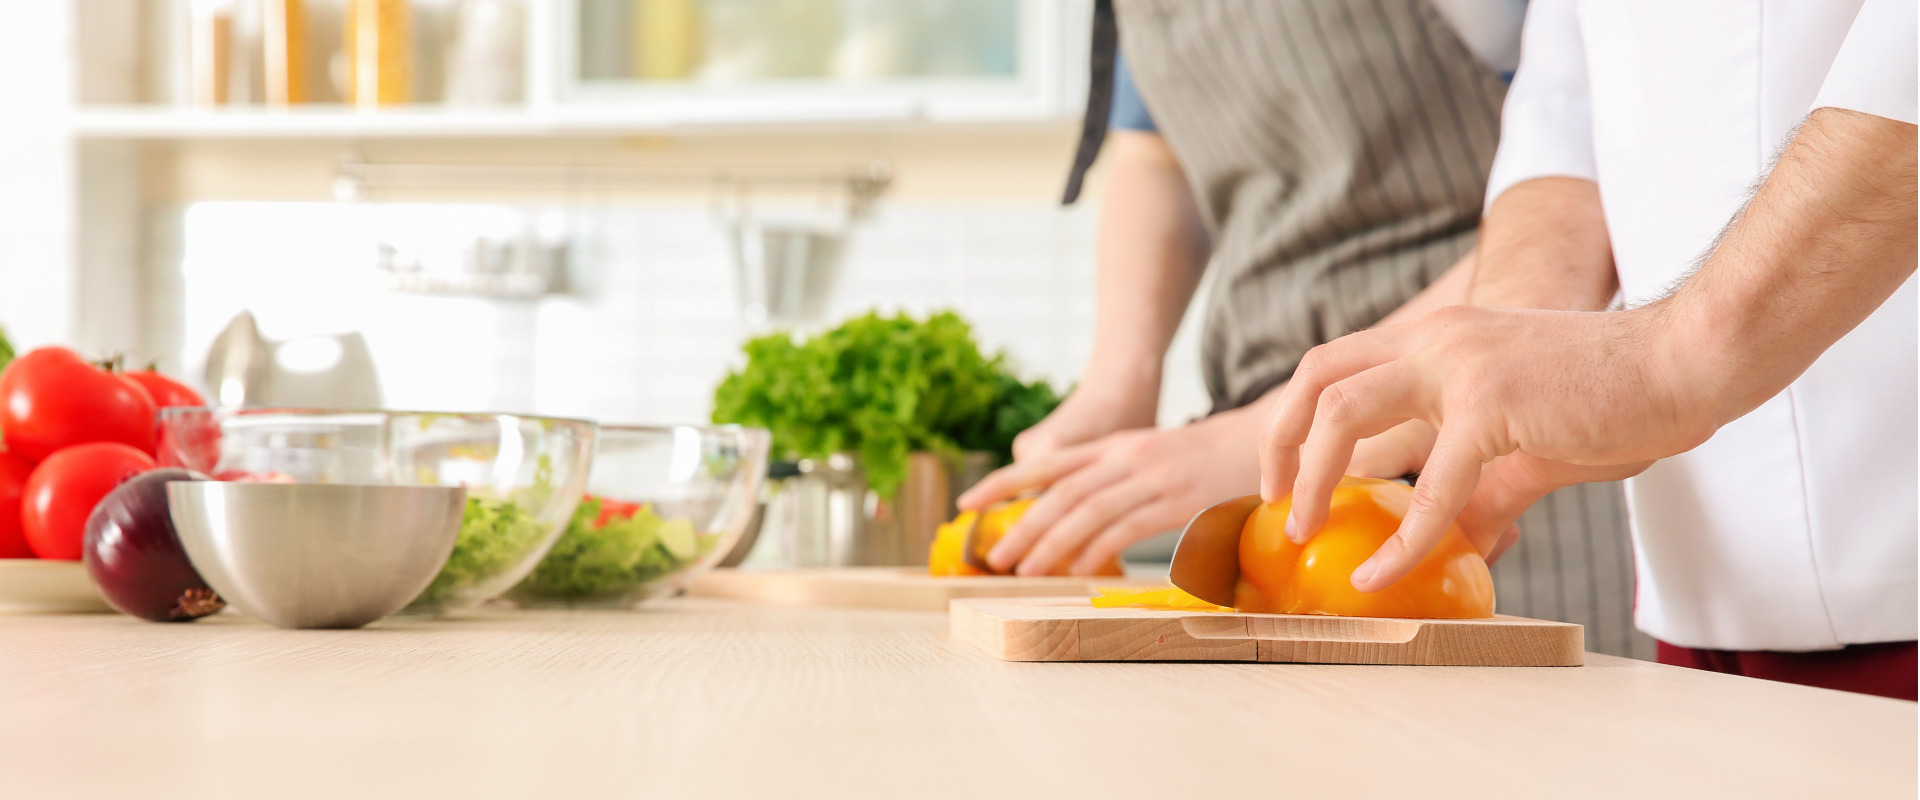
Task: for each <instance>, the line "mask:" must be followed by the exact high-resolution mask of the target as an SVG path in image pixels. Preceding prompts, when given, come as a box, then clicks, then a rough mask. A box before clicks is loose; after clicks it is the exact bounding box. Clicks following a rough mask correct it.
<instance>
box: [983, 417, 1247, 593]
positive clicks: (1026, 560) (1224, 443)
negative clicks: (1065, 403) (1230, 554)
mask: <svg viewBox="0 0 1920 800" xmlns="http://www.w3.org/2000/svg"><path fill="white" fill-rule="evenodd" d="M1263 410H1264V407H1261V410H1255V409H1252V408H1246V409H1237V410H1234V411H1228V412H1223V413H1221V414H1216V415H1214V416H1212V417H1209V418H1207V419H1204V420H1200V421H1198V422H1195V423H1193V424H1191V425H1187V426H1184V427H1180V428H1173V429H1169V430H1152V429H1146V430H1127V431H1120V432H1117V433H1112V434H1109V435H1107V436H1104V437H1101V438H1100V439H1097V440H1095V441H1092V442H1087V443H1084V444H1076V445H1070V446H1066V447H1062V448H1058V449H1056V450H1053V451H1052V452H1048V453H1045V454H1043V455H1040V456H1037V457H1027V458H1022V459H1021V460H1018V461H1015V462H1014V463H1013V465H1011V466H1008V467H1006V468H1004V469H1001V470H999V471H996V472H994V473H993V474H992V475H988V476H987V477H986V478H985V479H984V480H982V481H981V482H980V483H979V484H978V485H976V486H974V487H973V488H972V489H970V490H968V491H967V493H966V494H964V495H961V497H960V505H961V507H963V508H981V507H984V506H987V505H990V504H992V503H994V502H997V501H999V500H1003V499H1006V498H1009V497H1013V496H1015V495H1017V494H1020V493H1022V492H1026V491H1029V490H1033V489H1045V491H1044V492H1043V493H1042V494H1041V495H1040V499H1039V500H1037V501H1036V502H1034V504H1033V507H1032V508H1030V509H1028V510H1027V513H1026V514H1025V515H1024V516H1022V517H1021V518H1020V521H1019V522H1018V523H1016V524H1015V525H1014V526H1013V529H1012V530H1010V531H1008V532H1007V536H1006V538H1005V539H1002V540H1001V541H1000V544H999V545H998V546H996V547H994V549H993V552H992V553H989V554H988V556H987V561H988V562H989V563H991V564H992V565H993V567H994V569H996V570H999V571H1003V572H1004V571H1008V570H1012V571H1014V572H1016V573H1017V574H1020V575H1045V574H1047V573H1048V572H1049V571H1051V570H1052V569H1053V568H1054V567H1055V566H1056V565H1057V564H1059V563H1060V562H1061V561H1063V560H1066V559H1069V558H1071V559H1073V561H1072V564H1071V567H1070V570H1071V571H1072V572H1073V573H1074V574H1077V575H1090V574H1093V572H1094V571H1095V570H1097V569H1099V567H1100V566H1101V565H1103V564H1106V563H1108V562H1110V561H1112V560H1113V559H1114V558H1115V557H1117V556H1119V555H1120V551H1122V550H1125V549H1126V548H1127V547H1128V546H1129V545H1132V544H1134V543H1135V542H1139V541H1140V540H1142V539H1146V538H1148V537H1151V536H1153V535H1155V534H1159V533H1164V532H1166V531H1172V530H1179V529H1180V528H1182V527H1185V526H1186V524H1187V522H1188V521H1190V520H1192V519H1193V515H1195V514H1197V513H1199V512H1200V511H1201V510H1202V509H1205V508H1206V507H1207V506H1210V505H1212V504H1214V503H1217V502H1220V501H1222V500H1225V499H1227V498H1230V497H1236V496H1239V495H1243V494H1250V493H1252V492H1253V491H1254V489H1255V488H1256V487H1257V486H1258V485H1259V480H1260V461H1259V456H1258V454H1257V453H1255V452H1254V451H1253V450H1252V449H1251V448H1249V447H1248V446H1247V443H1248V442H1251V441H1253V440H1254V438H1255V437H1256V436H1257V435H1258V432H1259V429H1260V420H1261V418H1262V417H1263V416H1264V413H1263Z"/></svg>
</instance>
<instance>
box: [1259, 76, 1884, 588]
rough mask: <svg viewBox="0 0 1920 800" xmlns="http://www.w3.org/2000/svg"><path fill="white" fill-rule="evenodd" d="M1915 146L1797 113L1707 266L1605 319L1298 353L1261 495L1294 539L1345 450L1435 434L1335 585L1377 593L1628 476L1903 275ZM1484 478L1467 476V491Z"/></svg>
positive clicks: (1812, 346) (1768, 391)
mask: <svg viewBox="0 0 1920 800" xmlns="http://www.w3.org/2000/svg"><path fill="white" fill-rule="evenodd" d="M1914 144H1915V128H1914V126H1913V125H1909V124H1905V123H1900V122H1895V121H1892V120H1887V119H1884V118H1880V117H1873V116H1870V115H1866V114H1859V113H1856V112H1850V111H1840V110H1837V109H1822V110H1819V111H1816V112H1815V113H1814V114H1813V115H1811V116H1810V117H1809V119H1808V122H1807V124H1806V125H1805V126H1804V127H1803V128H1802V130H1801V131H1800V133H1799V134H1798V135H1796V136H1795V138H1794V140H1793V142H1792V143H1791V144H1790V145H1789V146H1788V148H1787V149H1786V151H1785V152H1784V153H1783V154H1782V155H1781V158H1780V161H1779V164H1778V166H1776V167H1775V169H1774V170H1773V173H1772V174H1771V175H1769V176H1768V178H1767V180H1766V182H1765V183H1764V184H1763V185H1762V186H1761V189H1760V191H1759V192H1758V193H1757V194H1756V195H1755V197H1754V199H1753V202H1752V203H1751V204H1749V206H1748V208H1747V209H1746V211H1745V212H1743V213H1742V214H1741V215H1739V216H1738V217H1736V218H1735V222H1734V223H1733V224H1732V225H1731V227H1730V228H1729V230H1728V232H1727V234H1726V235H1725V237H1724V242H1723V244H1722V245H1721V246H1720V247H1719V248H1718V249H1717V250H1716V251H1715V252H1714V253H1713V254H1712V256H1711V257H1710V258H1709V259H1708V261H1707V264H1706V265H1705V266H1704V267H1702V268H1701V270H1700V271H1699V272H1698V273H1697V274H1695V275H1694V276H1693V277H1692V278H1690V279H1689V280H1688V281H1687V282H1686V284H1685V285H1683V286H1682V287H1681V288H1680V289H1679V290H1678V291H1676V292H1675V293H1674V294H1673V295H1672V296H1671V297H1668V298H1666V299H1665V300H1662V301H1659V302H1657V303H1654V304H1651V305H1648V306H1644V307H1641V308H1636V309H1632V310H1629V311H1622V312H1612V313H1608V312H1567V311H1518V310H1507V309H1487V308H1473V307H1455V308H1448V309H1443V310H1441V311H1439V312H1436V313H1434V314H1431V315H1428V316H1427V317H1425V318H1423V319H1421V320H1419V321H1417V322H1414V323H1411V324H1407V325H1398V326H1389V327H1383V328H1377V329H1374V330H1369V331H1363V332H1360V333H1357V334H1353V335H1351V336H1347V337H1344V338H1342V339H1340V340H1337V341H1335V342H1332V343H1329V344H1327V345H1322V346H1321V347H1318V348H1315V349H1314V350H1313V351H1312V352H1310V353H1308V355H1307V358H1306V359H1305V360H1304V361H1303V362H1302V364H1301V366H1300V369H1299V371H1297V372H1296V373H1295V375H1294V379H1293V381H1292V382H1291V383H1290V384H1289V385H1288V386H1287V387H1286V389H1285V391H1284V392H1283V394H1282V397H1281V399H1280V402H1279V404H1278V408H1277V410H1276V411H1275V414H1274V418H1273V422H1272V424H1271V426H1270V427H1269V428H1268V430H1267V432H1266V434H1265V437H1264V438H1263V441H1262V444H1261V462H1262V464H1261V466H1262V469H1261V473H1262V479H1261V491H1262V493H1263V494H1264V495H1266V496H1267V497H1268V499H1274V498H1277V497H1279V496H1282V495H1285V494H1287V493H1288V491H1289V490H1291V491H1292V493H1293V497H1294V503H1293V516H1292V518H1291V519H1289V520H1288V525H1287V530H1288V535H1289V536H1290V537H1292V538H1294V539H1295V540H1296V541H1304V540H1305V539H1307V538H1308V537H1311V536H1312V535H1313V533H1314V532H1315V531H1317V530H1318V529H1319V527H1320V526H1321V525H1322V524H1323V523H1324V521H1325V518H1326V513H1327V503H1328V499H1329V497H1330V496H1331V494H1332V491H1333V487H1334V485H1335V484H1336V483H1337V482H1338V481H1339V477H1340V474H1341V472H1342V471H1343V470H1344V469H1345V467H1346V465H1347V463H1348V460H1349V458H1350V457H1351V455H1352V450H1353V446H1354V442H1355V441H1356V440H1359V439H1363V438H1365V437H1368V436H1373V435H1375V434H1378V433H1380V432H1382V431H1385V430H1388V429H1389V428H1392V427H1394V426H1396V425H1399V424H1401V423H1403V422H1405V421H1406V420H1410V419H1418V420H1423V421H1425V422H1427V423H1429V424H1431V425H1433V426H1434V427H1435V428H1437V429H1438V431H1439V434H1438V436H1437V438H1436V439H1435V442H1434V445H1433V452H1432V455H1431V456H1430V457H1429V458H1428V461H1427V464H1426V467H1425V469H1424V470H1422V472H1421V480H1420V483H1419V485H1418V486H1417V487H1416V488H1415V489H1414V496H1413V500H1412V503H1411V505H1410V506H1409V508H1408V510H1407V516H1406V518H1405V519H1404V520H1403V521H1402V522H1401V527H1400V530H1399V531H1398V532H1397V533H1396V534H1395V535H1394V536H1393V537H1392V538H1391V539H1389V540H1388V541H1387V542H1386V544H1384V545H1382V546H1381V548H1380V550H1379V552H1377V553H1375V554H1374V556H1373V558H1371V559H1369V560H1368V561H1367V562H1366V563H1364V564H1362V565H1361V566H1360V568H1359V569H1356V570H1355V571H1354V575H1353V584H1354V586H1355V587H1356V588H1358V589H1361V590H1363V591H1373V590H1378V589H1381V588H1384V587H1386V586H1388V585H1391V584H1392V583H1393V582H1394V581H1396V580H1399V578H1400V577H1402V576H1403V575H1405V574H1406V572H1407V571H1408V570H1410V569H1412V568H1413V566H1414V565H1415V564H1417V563H1418V561H1419V560H1420V559H1421V558H1423V557H1424V556H1425V555H1426V553H1427V552H1428V551H1429V550H1431V549H1432V547H1433V545H1434V543H1435V542H1437V541H1438V539H1439V537H1440V535H1441V534H1442V533H1443V532H1444V531H1445V530H1446V528H1447V525H1448V524H1449V523H1451V522H1453V521H1454V520H1455V519H1456V518H1458V519H1459V521H1460V522H1461V524H1462V527H1463V528H1466V529H1467V530H1468V533H1469V536H1471V537H1475V538H1476V545H1482V549H1483V551H1485V550H1486V549H1487V548H1486V547H1485V546H1484V543H1485V542H1486V541H1488V539H1489V537H1490V536H1491V535H1492V534H1491V533H1490V532H1491V531H1495V530H1502V529H1504V526H1505V525H1507V524H1511V521H1512V519H1514V518H1516V517H1517V516H1518V514H1519V511H1520V510H1522V509H1524V508H1525V507H1526V504H1528V503H1531V502H1532V501H1533V500H1534V499H1537V498H1538V497H1539V496H1542V495H1544V494H1545V493H1546V492H1547V491H1550V490H1551V489H1553V488H1556V487H1558V486H1563V485H1569V484H1572V483H1579V482H1585V481H1594V480H1613V479H1618V478H1623V477H1628V476H1631V475H1634V474H1637V473H1638V472H1640V471H1641V470H1643V469H1645V468H1646V466H1647V465H1648V464H1649V463H1651V461H1652V460H1653V459H1658V458H1664V457H1666V456H1669V455H1674V454H1676V453H1680V452H1684V451H1686V450H1689V449H1691V448H1693V447H1695V446H1697V445H1698V444H1700V443H1701V442H1704V441H1706V439H1707V438H1708V437H1709V436H1711V435H1712V434H1713V432H1714V431H1715V430H1717V429H1718V428H1719V427H1720V426H1721V425H1724V424H1726V423H1727V422H1729V421H1731V420H1733V419H1735V418H1738V417H1739V416H1741V415H1743V414H1745V413H1747V412H1748V411H1751V410H1752V409H1753V408H1755V407H1757V406H1758V405H1759V404H1760V403H1762V402H1765V401H1766V400H1767V399H1768V398H1770V397H1772V396H1773V395H1774V394H1777V393H1778V392H1779V391H1780V390H1781V389H1783V388H1785V387H1786V386H1787V385H1788V384H1789V383H1791V382H1792V381H1793V379H1794V378H1795V377H1797V376H1798V375H1799V374H1800V373H1801V372H1803V371H1805V370H1806V368H1807V366H1808V365H1810V364H1812V363H1813V361H1814V359H1816V358H1818V357H1819V355H1820V353H1822V352H1824V351H1825V350H1826V348H1827V347H1829V346H1831V345H1832V344H1833V342H1834V341H1836V340H1838V339H1839V338H1840V337H1841V336H1842V335H1844V334H1845V333H1846V332H1847V331H1849V330H1852V329H1853V327H1854V326H1856V325H1858V324H1859V323H1860V321H1861V320H1863V319H1865V318H1866V317H1867V315H1868V314H1870V313H1872V312H1873V310H1874V309H1876V308H1878V307H1879V306H1880V304H1881V303H1883V302H1885V300H1886V298H1887V297H1888V296H1889V295H1891V294H1892V293H1893V292H1894V290H1895V289H1897V288H1899V286H1900V285H1901V284H1902V283H1904V282H1905V281H1906V280H1908V279H1909V278H1910V277H1911V276H1912V275H1913V272H1914V265H1915V256H1914V245H1915V228H1914V217H1915V187H1914V184H1915V147H1914ZM1483 473H1484V474H1483Z"/></svg>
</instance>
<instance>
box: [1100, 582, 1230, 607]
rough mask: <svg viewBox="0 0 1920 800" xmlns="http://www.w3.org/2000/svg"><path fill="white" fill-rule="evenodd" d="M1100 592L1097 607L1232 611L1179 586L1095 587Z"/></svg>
mask: <svg viewBox="0 0 1920 800" xmlns="http://www.w3.org/2000/svg"><path fill="white" fill-rule="evenodd" d="M1094 591H1097V592H1099V593H1100V594H1099V595H1098V596H1096V597H1094V598H1093V605H1094V607H1095V608H1128V607H1132V608H1152V609H1165V610H1168V611H1232V610H1233V609H1231V608H1228V607H1226V606H1217V605H1214V604H1212V603H1209V602H1207V601H1205V600H1202V599H1200V598H1198V597H1194V596H1193V595H1190V594H1187V593H1186V592H1185V591H1183V590H1181V589H1180V588H1179V587H1177V586H1167V587H1162V588H1159V589H1143V588H1140V587H1134V586H1106V587H1100V588H1098V589H1095V590H1094Z"/></svg>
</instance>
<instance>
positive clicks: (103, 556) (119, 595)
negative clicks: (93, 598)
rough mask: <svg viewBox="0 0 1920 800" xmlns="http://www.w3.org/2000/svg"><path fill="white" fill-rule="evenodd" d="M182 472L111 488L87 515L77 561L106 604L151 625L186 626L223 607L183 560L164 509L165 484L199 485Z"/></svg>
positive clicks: (144, 476)
mask: <svg viewBox="0 0 1920 800" xmlns="http://www.w3.org/2000/svg"><path fill="white" fill-rule="evenodd" d="M200 480H206V478H205V477H204V476H201V475H198V474H196V473H193V472H189V471H187V470H184V469H174V468H162V469H155V470H148V471H146V472H143V473H141V474H140V475H139V476H137V477H135V478H133V479H132V480H129V481H127V482H126V483H123V484H121V485H120V486H118V487H116V488H115V489H114V490H113V491H112V492H111V493H109V494H108V495H107V496H106V497H105V498H103V499H101V501H100V503H99V505H96V506H94V509H93V514H92V515H90V516H88V517H87V533H86V540H85V542H84V544H83V545H82V548H81V549H82V551H83V552H82V558H83V560H84V561H86V564H87V575H89V576H91V577H92V578H93V583H94V585H95V586H97V587H99V588H100V594H101V595H102V596H103V597H105V598H106V600H107V604H108V605H111V606H113V607H114V608H116V609H118V610H119V611H120V612H121V613H124V614H129V615H132V616H136V617H139V618H141V619H146V620H152V621H154V622H186V621H190V620H194V619H198V618H200V617H204V616H206V615H208V614H212V613H214V612H216V611H219V610H220V609H222V608H225V607H226V605H227V604H226V602H225V601H223V600H221V599H220V596H219V595H217V594H215V593H214V591H213V588H212V587H210V586H208V585H207V582H206V581H205V580H202V579H201V578H200V573H199V572H196V571H195V570H194V568H193V564H192V562H190V561H188V560H187V551H186V548H185V547H183V546H181V544H180V533H179V532H178V531H176V530H174V527H173V517H172V516H171V514H170V513H169V512H168V508H167V484H168V483H170V482H173V481H200Z"/></svg>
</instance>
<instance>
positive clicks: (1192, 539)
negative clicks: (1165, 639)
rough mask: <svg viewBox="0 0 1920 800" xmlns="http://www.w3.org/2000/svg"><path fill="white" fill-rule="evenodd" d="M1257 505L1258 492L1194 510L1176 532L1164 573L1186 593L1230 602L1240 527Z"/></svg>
mask: <svg viewBox="0 0 1920 800" xmlns="http://www.w3.org/2000/svg"><path fill="white" fill-rule="evenodd" d="M1259 507H1260V495H1257V494H1250V495H1247V496H1245V497H1236V498H1234V499H1232V500H1228V501H1226V502H1224V503H1220V504H1217V505H1214V506H1212V507H1210V508H1208V509H1207V510H1205V511H1202V512H1200V513H1199V514H1195V515H1194V517H1193V521H1192V522H1189V523H1187V528H1186V530H1184V531H1181V532H1180V544H1179V546H1177V547H1175V548H1174V549H1173V567H1172V569H1171V570H1170V571H1169V572H1168V574H1167V577H1168V578H1169V579H1170V580H1172V581H1173V585H1175V586H1178V587H1180V588H1181V589H1183V590H1185V591H1186V593H1187V594H1190V595H1193V596H1194V597H1198V598H1200V599H1202V600H1205V601H1207V602H1209V603H1213V604H1214V605H1221V606H1232V605H1233V589H1234V586H1235V584H1237V583H1239V581H1240V531H1241V530H1242V529H1243V528H1245V527H1246V526H1247V518H1248V517H1251V516H1253V511H1254V509H1257V508H1259Z"/></svg>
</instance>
